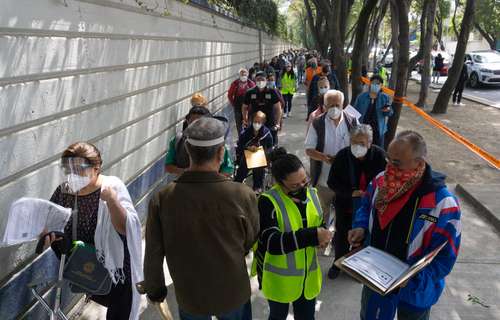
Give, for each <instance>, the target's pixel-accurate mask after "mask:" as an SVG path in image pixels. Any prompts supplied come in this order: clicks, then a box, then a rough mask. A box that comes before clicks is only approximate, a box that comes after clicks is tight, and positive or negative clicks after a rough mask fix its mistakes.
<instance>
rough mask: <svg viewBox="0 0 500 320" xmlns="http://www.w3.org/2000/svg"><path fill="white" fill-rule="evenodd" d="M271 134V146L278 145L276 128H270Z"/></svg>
mask: <svg viewBox="0 0 500 320" xmlns="http://www.w3.org/2000/svg"><path fill="white" fill-rule="evenodd" d="M271 136H273V146H277V145H278V130H272V129H271Z"/></svg>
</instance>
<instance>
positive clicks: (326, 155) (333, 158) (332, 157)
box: [325, 154, 335, 165]
mask: <svg viewBox="0 0 500 320" xmlns="http://www.w3.org/2000/svg"><path fill="white" fill-rule="evenodd" d="M334 160H335V156H331V155H329V154H325V162H326V163H328V164H330V165H331V164H333V161H334Z"/></svg>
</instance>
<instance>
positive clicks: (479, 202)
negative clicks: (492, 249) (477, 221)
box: [457, 183, 500, 232]
mask: <svg viewBox="0 0 500 320" xmlns="http://www.w3.org/2000/svg"><path fill="white" fill-rule="evenodd" d="M457 192H459V193H460V195H461V196H463V197H464V198H465V199H467V201H470V202H471V203H472V204H474V206H475V207H476V209H477V210H478V212H480V213H481V214H482V215H483V216H484V217H485V218H486V219H487V220H488V221H489V222H490V223H491V224H492V225H493V226H494V227H495V228H496V229H497V230H498V231H499V232H500V198H499V196H500V184H471V183H464V184H458V185H457Z"/></svg>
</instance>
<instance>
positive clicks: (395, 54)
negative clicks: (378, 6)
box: [389, 1, 400, 89]
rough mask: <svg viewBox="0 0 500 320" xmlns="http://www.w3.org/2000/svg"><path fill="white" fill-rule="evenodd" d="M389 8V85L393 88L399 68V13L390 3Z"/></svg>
mask: <svg viewBox="0 0 500 320" xmlns="http://www.w3.org/2000/svg"><path fill="white" fill-rule="evenodd" d="M390 8H391V31H392V35H391V42H392V68H391V81H389V87H390V88H391V89H394V88H395V87H396V75H397V74H398V69H399V51H400V50H399V40H398V34H399V18H398V17H399V14H398V11H397V8H396V5H395V4H393V3H392V1H391V3H390Z"/></svg>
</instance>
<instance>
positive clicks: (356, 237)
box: [347, 228, 365, 248]
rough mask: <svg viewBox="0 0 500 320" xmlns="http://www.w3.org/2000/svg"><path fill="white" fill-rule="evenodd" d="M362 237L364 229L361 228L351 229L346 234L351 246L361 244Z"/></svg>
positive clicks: (355, 246)
mask: <svg viewBox="0 0 500 320" xmlns="http://www.w3.org/2000/svg"><path fill="white" fill-rule="evenodd" d="M364 239H365V229H363V228H355V229H351V230H349V233H348V234H347V241H349V244H350V245H351V246H352V247H353V248H357V247H359V246H361V244H362V243H363V240H364Z"/></svg>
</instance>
